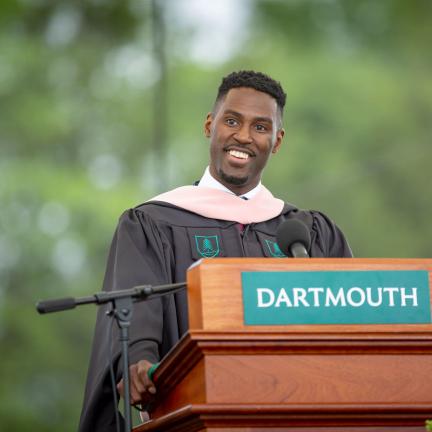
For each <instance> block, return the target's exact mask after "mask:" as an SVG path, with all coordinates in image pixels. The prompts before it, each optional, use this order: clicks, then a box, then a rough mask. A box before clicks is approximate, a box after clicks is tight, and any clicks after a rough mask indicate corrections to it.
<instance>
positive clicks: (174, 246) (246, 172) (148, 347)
mask: <svg viewBox="0 0 432 432" xmlns="http://www.w3.org/2000/svg"><path fill="white" fill-rule="evenodd" d="M285 98H286V95H285V93H284V92H283V90H282V88H281V86H280V84H279V83H278V82H276V81H274V80H273V79H271V78H270V77H268V76H267V75H264V74H262V73H258V72H253V71H241V72H236V73H232V74H230V75H228V76H227V77H225V78H224V79H223V81H222V84H221V86H220V87H219V90H218V95H217V98H216V102H215V104H214V107H213V111H212V112H211V113H209V114H208V115H207V118H206V120H205V123H204V132H205V135H206V137H207V138H209V140H210V165H209V167H208V168H207V169H206V171H205V173H204V176H203V177H202V179H201V181H200V182H199V183H198V185H197V186H185V187H181V188H178V189H175V190H174V191H171V192H168V193H165V194H162V195H159V196H158V197H156V198H154V199H152V200H150V201H148V202H146V203H145V204H142V205H141V206H138V207H136V208H134V209H131V210H129V211H127V212H125V213H124V214H123V215H122V216H121V218H120V221H119V224H118V227H117V230H116V233H115V235H114V239H113V243H112V246H111V250H110V253H109V259H108V267H107V272H106V276H105V281H104V290H107V291H110V290H118V289H126V288H131V287H133V286H136V285H142V284H154V285H159V284H165V283H174V282H182V281H184V280H185V279H186V270H187V268H188V267H189V266H190V265H191V264H192V263H193V262H194V261H196V260H198V259H200V258H202V257H213V256H220V257H223V256H236V257H238V256H240V257H241V256H248V257H263V256H267V257H272V256H281V251H280V250H279V248H278V247H277V244H276V243H275V241H276V240H275V235H276V230H277V227H278V226H279V225H280V224H281V223H282V222H283V221H284V220H286V219H289V218H295V219H300V220H301V221H303V222H304V223H305V224H306V225H307V226H308V228H309V230H310V234H311V246H310V250H309V253H310V255H311V256H312V257H350V256H351V251H350V248H349V246H348V244H347V242H346V241H345V239H344V236H343V234H342V233H341V231H340V230H339V229H338V228H337V227H336V226H335V225H334V224H333V223H332V222H331V221H330V220H329V219H328V218H327V217H326V216H324V215H323V214H321V213H319V212H315V211H302V210H299V209H297V208H296V207H295V206H293V205H291V204H285V203H284V202H283V201H281V200H279V199H276V198H274V197H273V196H272V195H271V193H270V192H269V191H268V190H267V189H266V188H265V187H264V186H263V185H262V184H261V175H262V172H263V169H264V167H265V165H266V163H267V161H268V158H269V157H270V155H271V154H275V153H277V151H278V150H279V148H280V145H281V144H282V139H283V136H284V129H283V127H282V116H283V108H284V105H285ZM109 326H110V324H109V322H108V319H107V318H106V316H105V311H104V310H100V311H99V316H98V319H97V324H96V330H95V339H94V346H93V352H92V358H91V363H90V369H89V376H88V381H87V388H86V394H85V401H84V409H83V413H82V417H81V425H80V430H81V431H92V432H94V431H102V430H104V431H110V430H115V415H114V414H115V410H116V409H117V408H116V407H115V406H114V404H113V397H112V386H111V384H110V377H109V367H108V360H109V358H110V349H109V345H110V343H111V341H110V339H109V330H108V329H109ZM187 328H188V323H187V302H186V293H185V291H184V290H183V291H182V292H179V293H176V294H174V295H169V296H164V297H162V298H158V299H153V300H151V301H148V302H141V303H136V304H135V305H134V311H133V322H132V325H131V328H130V339H131V344H130V362H131V366H130V376H131V392H130V393H131V400H132V403H139V402H142V401H147V400H149V399H150V398H151V395H152V394H154V393H155V392H156V388H155V385H154V384H153V383H152V381H151V380H150V379H149V377H148V375H147V372H148V370H149V368H150V367H151V365H152V364H153V363H156V362H158V361H159V360H160V359H161V358H162V357H163V356H164V355H165V354H166V353H167V352H168V350H169V349H170V348H171V347H172V346H173V345H174V344H175V343H176V342H177V341H178V340H179V338H180V337H181V336H182V335H183V333H185V332H186V330H187ZM112 339H113V341H114V342H113V343H115V341H116V336H113V337H112ZM113 352H114V360H113V362H114V364H115V369H116V383H117V389H118V391H119V393H120V394H121V395H122V394H123V381H122V371H121V370H120V368H119V349H114V351H113Z"/></svg>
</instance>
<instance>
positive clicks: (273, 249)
mask: <svg viewBox="0 0 432 432" xmlns="http://www.w3.org/2000/svg"><path fill="white" fill-rule="evenodd" d="M265 242H266V245H267V247H268V250H269V251H270V255H271V256H272V257H275V258H283V257H286V255H285V254H284V253H283V252H282V251H281V250H280V248H279V245H278V244H277V243H276V242H274V241H271V240H266V241H265Z"/></svg>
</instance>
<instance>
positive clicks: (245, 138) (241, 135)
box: [234, 125, 252, 144]
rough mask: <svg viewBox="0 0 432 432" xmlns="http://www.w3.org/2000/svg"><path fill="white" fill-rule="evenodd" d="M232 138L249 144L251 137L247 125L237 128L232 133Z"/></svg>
mask: <svg viewBox="0 0 432 432" xmlns="http://www.w3.org/2000/svg"><path fill="white" fill-rule="evenodd" d="M234 139H235V140H236V141H237V142H239V143H240V144H250V143H251V142H252V137H251V134H250V130H249V126H248V125H244V126H242V127H241V129H239V130H238V131H237V133H236V134H235V135H234Z"/></svg>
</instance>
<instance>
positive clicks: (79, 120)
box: [0, 0, 432, 431]
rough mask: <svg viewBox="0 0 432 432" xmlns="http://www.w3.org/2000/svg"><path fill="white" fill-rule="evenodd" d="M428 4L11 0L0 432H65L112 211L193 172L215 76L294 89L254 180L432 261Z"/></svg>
mask: <svg viewBox="0 0 432 432" xmlns="http://www.w3.org/2000/svg"><path fill="white" fill-rule="evenodd" d="M431 23H432V1H430V0H410V1H407V0H379V1H377V0H286V1H271V0H267V1H265V0H255V1H254V0H217V1H206V0H172V1H169V0H165V1H163V0H154V1H152V0H81V1H62V0H2V1H1V3H0V152H1V153H0V203H1V205H0V344H1V352H0V377H1V380H0V428H1V430H4V431H24V430H32V431H55V430H62V431H75V430H76V429H77V424H78V418H79V413H80V407H81V401H82V394H83V388H84V381H85V374H86V368H87V362H88V355H89V349H90V341H91V337H92V332H93V324H94V317H95V312H96V310H95V308H94V307H92V306H88V307H85V308H81V309H80V310H74V311H68V312H65V313H62V314H53V315H47V316H39V315H37V313H36V311H35V309H34V303H35V302H36V301H37V300H38V299H41V298H51V297H62V296H80V295H86V294H90V293H93V292H96V291H99V290H100V286H101V281H102V278H103V273H104V266H105V259H106V255H107V249H108V246H109V243H110V241H111V237H112V233H113V231H114V229H115V225H116V222H117V219H118V216H119V215H120V214H121V212H122V211H123V210H124V209H126V208H129V207H132V206H134V205H137V204H139V203H141V202H143V201H145V200H146V199H148V198H150V197H151V196H152V195H154V194H156V193H159V192H160V191H163V190H166V189H168V188H171V187H175V186H179V185H184V184H190V183H192V182H193V181H194V180H196V179H199V178H200V176H201V174H202V172H203V169H204V167H205V165H206V163H207V160H208V143H207V141H206V139H205V138H204V136H203V133H202V124H203V121H204V119H205V115H206V114H207V112H208V111H209V110H210V109H211V106H212V103H213V100H214V97H215V94H216V89H217V86H218V85H219V83H220V80H221V77H222V76H224V75H226V74H227V73H229V72H231V71H232V70H238V69H255V70H260V71H264V72H267V73H268V74H270V75H271V76H273V77H275V78H276V79H278V80H280V81H281V83H282V85H283V86H284V88H285V91H286V92H287V94H288V99H287V106H286V112H285V120H284V122H285V129H286V136H285V137H286V138H285V143H284V147H283V148H282V150H281V151H280V152H279V153H278V154H277V155H276V156H275V157H274V159H273V160H272V161H271V162H270V165H269V167H268V169H267V171H266V173H265V177H264V182H265V184H266V185H267V186H268V187H269V188H270V189H271V190H272V191H273V192H274V194H275V195H277V196H279V197H281V198H283V199H285V200H287V201H289V202H293V203H295V204H297V205H298V206H300V207H303V208H313V209H320V210H322V211H324V212H326V213H328V214H329V215H330V216H331V217H332V218H333V219H334V220H335V221H336V222H337V223H338V225H339V226H340V227H341V228H342V229H343V231H344V232H345V233H346V235H347V237H348V238H349V241H350V244H351V246H352V249H353V251H354V253H355V255H356V256H358V257H431V244H430V243H431V239H432V224H431V223H430V219H431V214H432V202H431V192H430V189H431V178H432V176H431V161H432V139H431V138H432V78H431V77H432V50H431V43H432V25H431Z"/></svg>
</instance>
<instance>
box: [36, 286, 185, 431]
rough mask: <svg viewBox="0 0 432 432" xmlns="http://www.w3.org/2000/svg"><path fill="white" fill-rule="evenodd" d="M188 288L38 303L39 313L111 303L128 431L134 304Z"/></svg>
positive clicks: (139, 289)
mask: <svg viewBox="0 0 432 432" xmlns="http://www.w3.org/2000/svg"><path fill="white" fill-rule="evenodd" d="M185 286H186V282H180V283H175V284H168V285H159V286H155V287H153V286H151V285H139V286H136V287H134V288H130V289H126V290H118V291H110V292H100V293H96V294H94V295H92V296H88V297H78V298H73V297H65V298H61V299H55V300H44V301H39V302H38V303H37V304H36V309H37V311H38V312H39V313H40V314H45V313H50V312H60V311H63V310H67V309H74V308H75V307H76V306H81V305H84V304H90V303H94V304H97V305H101V304H105V303H111V310H110V311H108V312H107V315H108V316H112V317H113V318H114V319H115V320H116V322H117V325H118V327H119V329H120V334H119V341H120V345H121V356H122V363H123V383H124V417H125V432H131V431H132V413H131V405H130V378H129V350H128V345H129V327H130V323H131V318H132V311H133V303H134V302H139V301H143V300H147V299H149V298H150V297H151V296H153V295H157V294H166V293H174V292H176V291H179V290H180V289H182V288H184V287H185Z"/></svg>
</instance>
